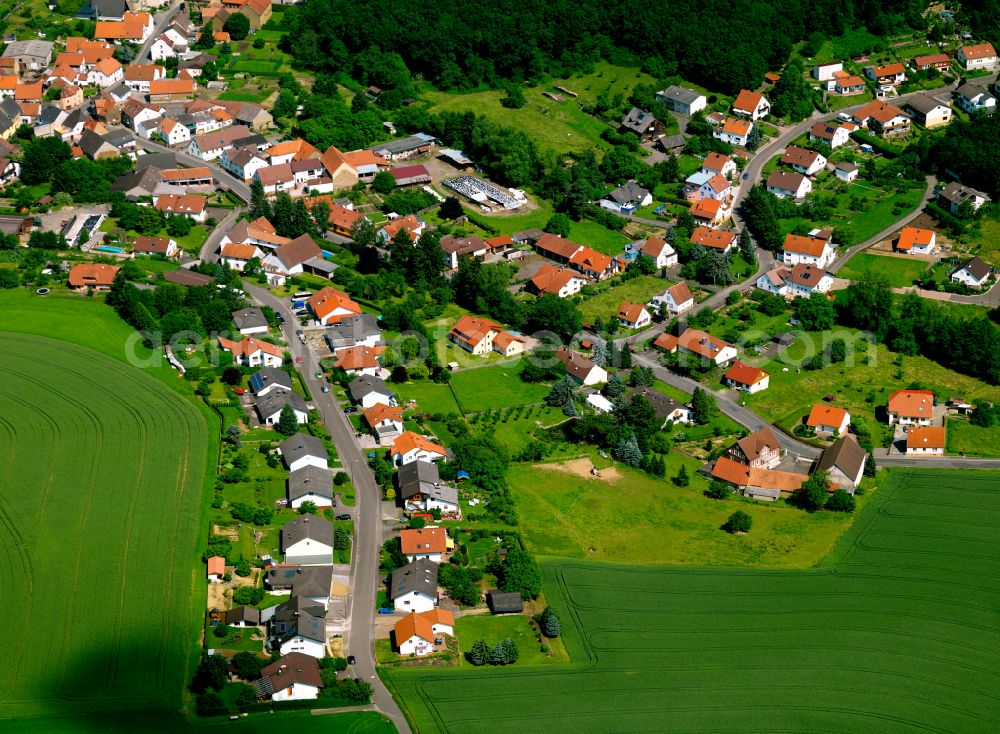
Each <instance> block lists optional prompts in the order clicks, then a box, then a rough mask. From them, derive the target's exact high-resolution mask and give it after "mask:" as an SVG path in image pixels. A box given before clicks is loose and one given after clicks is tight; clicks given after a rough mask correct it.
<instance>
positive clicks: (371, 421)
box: [362, 403, 403, 428]
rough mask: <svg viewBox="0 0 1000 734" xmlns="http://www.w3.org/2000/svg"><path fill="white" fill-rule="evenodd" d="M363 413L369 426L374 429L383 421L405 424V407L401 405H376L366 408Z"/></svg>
mask: <svg viewBox="0 0 1000 734" xmlns="http://www.w3.org/2000/svg"><path fill="white" fill-rule="evenodd" d="M362 413H363V414H364V416H365V421H367V423H368V425H369V426H371V427H372V428H374V427H375V426H377V425H378V424H379V423H381V422H382V421H387V420H389V421H395V422H397V423H402V422H403V407H402V406H401V405H386V404H385V403H375V405H373V406H371V407H370V408H365V409H364V411H362Z"/></svg>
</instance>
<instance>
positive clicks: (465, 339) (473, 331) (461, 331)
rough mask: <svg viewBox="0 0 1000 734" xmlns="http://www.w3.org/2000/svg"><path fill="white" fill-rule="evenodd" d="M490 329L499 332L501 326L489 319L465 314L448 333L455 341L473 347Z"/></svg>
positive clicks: (501, 329)
mask: <svg viewBox="0 0 1000 734" xmlns="http://www.w3.org/2000/svg"><path fill="white" fill-rule="evenodd" d="M491 331H496V332H501V331H503V327H502V326H500V324H498V323H496V322H495V321H491V320H490V319H482V318H479V317H477V316H471V315H469V314H465V315H463V316H462V317H461V318H459V319H458V321H456V322H455V325H454V326H453V327H451V331H449V332H448V333H449V335H450V336H451V337H452V339H454V340H455V341H457V342H460V343H462V344H465V345H466V346H468V347H470V348H473V349H474V348H475V347H476V346H477V345H478V344H479V343H480V342H482V341H483V339H485V338H486V337H487V336H488V335H489V333H490V332H491Z"/></svg>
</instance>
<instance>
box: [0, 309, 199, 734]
mask: <svg viewBox="0 0 1000 734" xmlns="http://www.w3.org/2000/svg"><path fill="white" fill-rule="evenodd" d="M0 330H2V331H5V332H7V333H5V334H4V337H3V339H2V340H0V372H2V377H3V379H2V383H3V386H4V387H3V391H2V392H3V397H4V405H5V408H4V420H3V428H0V461H2V464H3V466H4V467H5V470H6V480H5V481H4V482H3V483H0V501H2V507H3V512H2V513H0V516H2V523H0V528H2V529H0V535H2V536H3V541H2V547H4V548H5V549H6V562H5V563H4V564H3V566H4V568H5V569H6V584H5V585H6V587H7V588H8V589H11V590H12V593H8V594H6V595H4V597H3V600H0V613H2V614H3V616H4V618H5V619H7V620H8V623H9V624H10V625H11V626H12V628H16V629H19V630H22V631H23V632H24V634H18V635H14V636H13V637H12V638H11V639H10V640H9V641H8V646H7V656H8V666H9V669H10V670H11V671H12V673H13V674H12V676H11V678H10V688H9V690H8V695H6V696H5V697H4V700H3V702H2V703H0V719H11V718H19V717H31V716H38V715H46V716H74V715H78V714H87V715H88V716H89V717H90V718H89V719H87V721H86V722H85V723H84V722H83V721H81V726H84V725H87V726H90V727H94V726H95V725H96V724H97V723H98V722H100V723H101V725H102V726H103V724H104V718H105V714H106V712H109V711H114V712H116V713H120V712H123V711H130V710H140V709H141V710H170V711H173V710H178V709H179V708H180V707H181V705H182V704H183V697H184V689H185V685H186V684H187V682H188V680H189V677H190V676H189V671H190V666H191V664H192V662H193V659H194V655H195V652H196V650H197V646H198V637H197V632H198V629H199V627H200V624H201V610H203V609H204V598H205V597H204V594H205V591H204V582H203V581H202V578H203V573H204V571H203V567H202V566H201V564H200V562H199V560H198V556H199V555H200V551H201V542H202V528H203V527H204V525H203V519H202V518H203V517H204V500H205V498H206V497H207V496H208V495H207V494H206V493H205V491H204V488H205V487H204V485H205V477H206V473H207V472H208V468H209V467H208V462H207V455H206V452H207V451H213V452H214V451H215V445H216V441H217V438H216V435H217V433H216V432H217V430H218V428H217V423H215V421H214V420H213V421H212V423H211V424H210V423H209V420H211V419H207V418H206V412H207V411H205V410H204V409H200V408H199V407H197V406H196V404H195V403H193V402H188V401H186V400H183V399H180V394H187V395H190V394H191V391H190V386H189V385H188V384H187V383H183V382H182V381H181V380H180V379H179V378H178V377H177V376H176V374H175V373H173V372H172V371H170V370H169V368H166V367H162V366H158V362H159V360H151V362H153V366H151V367H148V368H146V369H143V370H140V369H136V368H135V367H132V366H129V364H127V363H126V356H127V354H126V348H125V344H126V340H127V338H128V337H129V335H130V334H131V330H130V329H128V328H127V327H126V326H125V325H124V324H123V323H122V322H121V321H120V320H119V319H118V318H117V316H115V315H114V313H113V312H112V311H111V310H110V309H108V308H106V307H105V306H104V305H103V304H102V303H101V302H100V300H99V299H88V298H79V297H75V296H74V297H59V295H57V294H55V293H54V294H52V295H50V296H46V297H45V298H44V299H43V298H39V297H36V296H32V295H29V294H27V293H26V292H24V291H20V290H16V291H5V292H3V293H2V294H0ZM15 331H16V332H28V333H12V332H15ZM31 332H34V333H31ZM43 334H44V336H43ZM70 342H77V343H76V344H74V343H70ZM80 344H84V345H86V346H81V345H80ZM88 347H96V349H97V350H100V351H96V350H95V349H92V348H88ZM102 352H103V353H102ZM135 356H136V357H137V358H146V357H149V356H150V355H148V353H144V352H143V351H142V350H141V347H140V348H138V349H136V350H135ZM135 363H136V364H137V366H139V363H138V361H136V362H135ZM143 371H145V372H146V373H147V374H143ZM154 378H161V379H154ZM164 383H167V384H164ZM168 385H169V386H170V387H173V388H174V389H170V387H168ZM209 425H212V427H213V429H212V431H211V432H210V431H209ZM25 488H31V491H24V490H25ZM31 629H40V630H44V631H45V632H44V634H42V633H38V634H31V633H29V632H28V631H29V630H31ZM28 726H31V724H30V723H29V724H28ZM5 728H6V726H5ZM44 728H45V727H40V728H39V729H40V730H41V729H44ZM58 728H60V729H62V727H61V726H59V727H58ZM48 730H50V731H51V730H52V729H51V728H49V729H48Z"/></svg>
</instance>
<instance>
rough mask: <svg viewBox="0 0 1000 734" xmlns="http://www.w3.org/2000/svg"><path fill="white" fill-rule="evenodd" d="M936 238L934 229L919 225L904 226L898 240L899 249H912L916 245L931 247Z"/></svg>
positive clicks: (897, 247) (897, 246)
mask: <svg viewBox="0 0 1000 734" xmlns="http://www.w3.org/2000/svg"><path fill="white" fill-rule="evenodd" d="M933 240H934V230H932V229H920V228H919V227H903V229H901V230H900V231H899V239H898V240H896V249H897V250H912V249H913V248H914V247H929V246H930V244H931V242H933Z"/></svg>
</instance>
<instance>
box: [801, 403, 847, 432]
mask: <svg viewBox="0 0 1000 734" xmlns="http://www.w3.org/2000/svg"><path fill="white" fill-rule="evenodd" d="M848 415H849V414H848V412H847V411H846V410H844V409H843V408H837V407H835V406H833V405H821V404H818V403H817V404H816V405H814V406H813V407H812V410H811V411H809V418H807V419H806V425H807V426H810V427H812V428H819V427H820V426H835V427H839V426H842V425H843V424H844V419H845V418H847V416H848Z"/></svg>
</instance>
